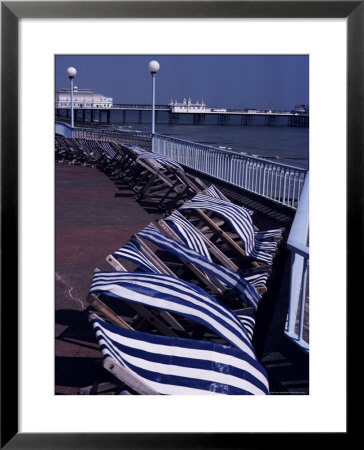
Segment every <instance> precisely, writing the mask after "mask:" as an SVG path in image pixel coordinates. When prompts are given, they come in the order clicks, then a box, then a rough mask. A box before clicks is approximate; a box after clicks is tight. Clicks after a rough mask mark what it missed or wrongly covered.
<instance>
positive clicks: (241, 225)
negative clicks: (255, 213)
mask: <svg viewBox="0 0 364 450" xmlns="http://www.w3.org/2000/svg"><path fill="white" fill-rule="evenodd" d="M179 209H180V210H186V209H205V210H208V211H213V212H215V213H216V214H218V215H220V216H222V217H224V218H225V219H226V220H227V221H228V222H229V223H230V224H231V226H232V227H233V228H234V230H235V231H236V232H237V233H238V235H239V237H240V239H241V241H242V242H243V245H244V250H245V253H246V255H247V256H249V257H251V258H253V259H255V260H257V261H261V262H264V263H267V264H272V262H273V257H272V255H271V254H269V253H268V252H265V251H262V250H260V249H257V248H256V247H255V231H254V227H253V222H252V219H251V217H250V214H249V213H248V211H247V210H246V209H244V208H242V207H240V206H238V205H235V204H234V203H230V202H227V201H224V200H221V199H217V198H215V197H211V196H209V195H205V194H197V195H195V196H194V197H193V198H192V200H191V201H190V202H186V203H184V204H183V205H182V206H181V207H180V208H179Z"/></svg>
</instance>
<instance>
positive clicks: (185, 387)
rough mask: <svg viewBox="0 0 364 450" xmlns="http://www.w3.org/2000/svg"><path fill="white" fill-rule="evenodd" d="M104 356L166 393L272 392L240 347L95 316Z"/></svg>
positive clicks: (244, 393) (259, 368)
mask: <svg viewBox="0 0 364 450" xmlns="http://www.w3.org/2000/svg"><path fill="white" fill-rule="evenodd" d="M92 325H93V328H94V331H95V333H96V338H97V340H98V343H99V345H100V348H101V351H102V354H103V357H104V358H107V357H110V358H112V359H113V360H114V361H116V362H117V363H118V364H119V365H120V366H122V367H123V368H124V369H127V370H128V371H130V372H131V374H132V375H134V377H136V378H138V379H139V380H140V381H141V382H143V383H144V384H145V385H147V386H149V387H150V388H152V389H153V390H154V391H156V392H157V393H159V394H162V395H194V394H196V395H208V394H225V395H268V394H269V385H268V380H267V373H266V371H265V370H264V368H263V367H262V366H261V365H260V364H259V363H258V362H257V361H256V360H255V358H252V357H250V356H248V355H247V354H245V353H243V352H241V351H240V350H237V349H236V348H233V347H229V346H226V345H220V344H216V343H212V342H208V341H198V340H192V339H191V340H190V339H183V338H175V337H173V338H171V337H167V336H154V335H151V334H148V333H142V332H139V331H132V330H127V329H124V328H120V327H117V326H115V325H112V324H109V323H107V322H104V321H103V320H101V319H99V318H93V319H92Z"/></svg>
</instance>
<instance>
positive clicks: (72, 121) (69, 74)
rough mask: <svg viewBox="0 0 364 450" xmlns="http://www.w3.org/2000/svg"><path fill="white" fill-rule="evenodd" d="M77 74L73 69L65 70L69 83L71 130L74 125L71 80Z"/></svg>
mask: <svg viewBox="0 0 364 450" xmlns="http://www.w3.org/2000/svg"><path fill="white" fill-rule="evenodd" d="M76 74H77V70H76V69H75V68H74V67H69V68H68V69H67V75H68V77H69V79H70V81H71V127H72V128H73V127H74V125H75V123H74V117H73V79H74V77H75V76H76Z"/></svg>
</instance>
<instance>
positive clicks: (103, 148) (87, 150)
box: [55, 135, 121, 169]
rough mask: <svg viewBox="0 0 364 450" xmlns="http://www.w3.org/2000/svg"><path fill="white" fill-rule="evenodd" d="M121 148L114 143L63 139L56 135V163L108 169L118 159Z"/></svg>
mask: <svg viewBox="0 0 364 450" xmlns="http://www.w3.org/2000/svg"><path fill="white" fill-rule="evenodd" d="M120 149H121V146H120V145H119V144H117V143H115V142H108V141H97V140H92V139H81V138H77V139H76V138H65V137H63V136H59V135H56V138H55V153H56V161H58V162H59V163H63V164H77V165H82V166H86V167H97V168H101V169H102V168H109V167H111V166H112V164H114V163H115V162H116V161H117V160H118V159H120V156H119V151H120Z"/></svg>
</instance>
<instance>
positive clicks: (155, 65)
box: [148, 61, 160, 152]
mask: <svg viewBox="0 0 364 450" xmlns="http://www.w3.org/2000/svg"><path fill="white" fill-rule="evenodd" d="M159 67H160V66H159V63H158V62H157V61H150V63H149V64H148V69H149V72H150V73H151V74H152V82H153V100H152V152H154V130H155V75H156V73H157V72H158V70H159Z"/></svg>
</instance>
